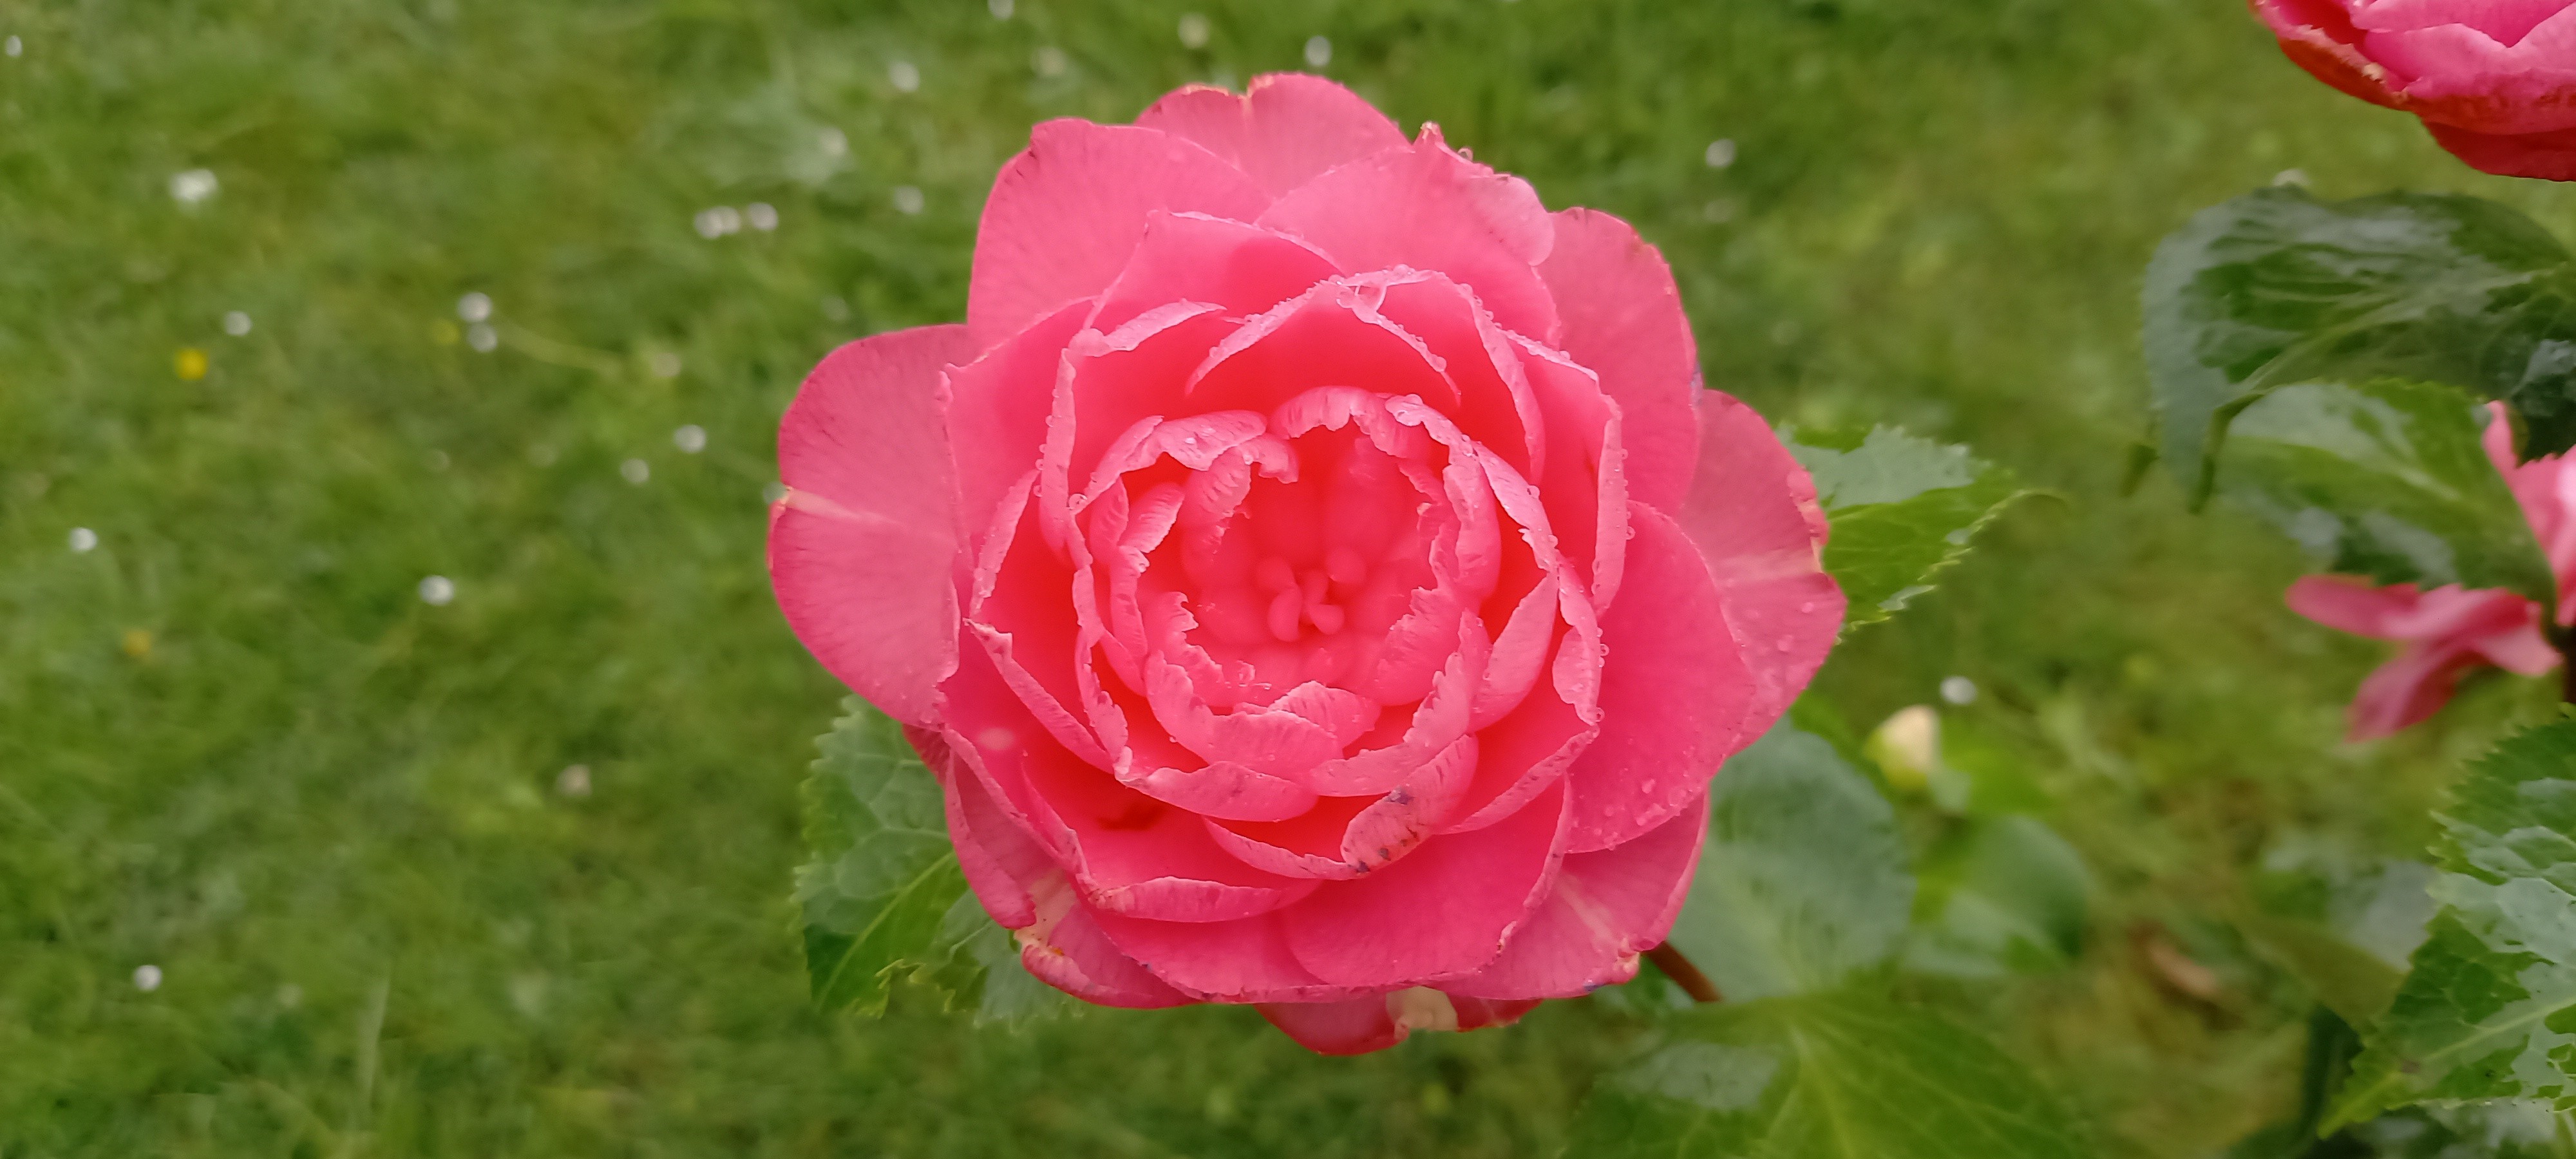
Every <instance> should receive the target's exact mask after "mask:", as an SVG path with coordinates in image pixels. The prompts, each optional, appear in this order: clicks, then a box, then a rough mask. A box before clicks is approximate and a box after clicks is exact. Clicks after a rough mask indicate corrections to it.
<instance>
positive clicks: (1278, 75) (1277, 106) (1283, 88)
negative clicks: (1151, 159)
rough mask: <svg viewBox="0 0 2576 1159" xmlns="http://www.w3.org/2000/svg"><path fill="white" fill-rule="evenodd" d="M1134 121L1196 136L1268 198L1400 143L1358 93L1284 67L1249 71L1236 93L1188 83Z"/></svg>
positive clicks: (1382, 117)
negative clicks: (1246, 81)
mask: <svg viewBox="0 0 2576 1159" xmlns="http://www.w3.org/2000/svg"><path fill="white" fill-rule="evenodd" d="M1136 123H1137V124H1139V125H1143V126H1145V127H1147V128H1153V129H1160V130H1162V131H1164V132H1166V133H1170V134H1172V135H1174V136H1178V137H1185V138H1188V139H1189V140H1191V141H1195V142H1197V143H1198V144H1199V145H1200V146H1201V147H1203V148H1205V149H1206V150H1207V151H1208V152H1211V153H1214V154H1216V155H1217V156H1219V157H1222V158H1225V159H1226V160H1227V161H1228V162H1230V163H1232V164H1233V165H1234V166H1235V167H1236V168H1239V169H1241V170H1243V171H1244V172H1245V173H1246V174H1249V175H1250V176H1251V178H1252V179H1253V181H1255V182H1257V183H1258V184H1260V186H1261V187H1262V188H1263V189H1265V190H1268V191H1269V193H1270V195H1271V196H1273V197H1276V196H1279V195H1280V194H1283V193H1286V192H1288V191H1289V190H1291V189H1295V188H1296V187H1298V186H1300V185H1303V184H1305V183H1306V182H1308V181H1310V180H1313V179H1314V178H1315V177H1316V176H1317V175H1319V174H1321V173H1323V172H1324V171H1325V170H1327V169H1331V168H1333V167H1334V166H1337V165H1341V164H1344V163H1347V162H1351V161H1356V160H1359V159H1360V158H1362V157H1366V156H1368V155H1370V154H1372V153H1376V152H1378V151H1380V150H1384V149H1393V148H1400V147H1402V146H1403V144H1404V130H1402V129H1399V128H1397V127H1396V124H1395V122H1393V121H1390V120H1388V119H1387V118H1386V114H1384V113H1381V112H1379V111H1377V110H1376V109H1375V108H1373V107H1371V106H1370V105H1369V103H1368V102H1367V101H1365V100H1362V99H1360V97H1359V94H1357V93H1354V92H1352V91H1351V90H1349V89H1346V88H1343V87H1342V86H1340V85H1337V84H1334V83H1333V82H1331V81H1328V80H1325V79H1324V78H1322V77H1317V76H1305V75H1301V74H1298V73H1288V72H1275V73H1269V74H1265V75H1262V76H1257V77H1254V78H1252V85H1251V87H1250V88H1249V89H1248V90H1247V91H1246V92H1245V93H1244V95H1242V96H1236V95H1234V94H1233V93H1230V92H1227V91H1226V90H1224V89H1221V88H1214V87H1211V86H1208V85H1189V86H1187V87H1184V88H1182V89H1181V90H1179V91H1178V92H1175V93H1173V94H1171V95H1170V96H1167V97H1164V98H1163V99H1162V100H1159V101H1156V102H1154V107H1153V108H1150V109H1147V110H1145V113H1144V115H1143V116H1140V117H1137V118H1136Z"/></svg>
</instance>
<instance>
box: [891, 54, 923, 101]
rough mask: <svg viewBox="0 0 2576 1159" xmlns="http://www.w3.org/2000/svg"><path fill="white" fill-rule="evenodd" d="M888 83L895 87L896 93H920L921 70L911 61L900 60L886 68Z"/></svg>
mask: <svg viewBox="0 0 2576 1159" xmlns="http://www.w3.org/2000/svg"><path fill="white" fill-rule="evenodd" d="M886 83H887V84H891V85H893V86H894V91H896V92H899V93H910V92H919V91H921V70H920V69H917V68H914V67H913V66H912V62H911V61H908V60H898V61H896V62H894V63H893V64H889V65H887V66H886Z"/></svg>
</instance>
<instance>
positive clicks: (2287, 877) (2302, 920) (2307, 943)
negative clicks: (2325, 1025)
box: [2236, 849, 2434, 1026]
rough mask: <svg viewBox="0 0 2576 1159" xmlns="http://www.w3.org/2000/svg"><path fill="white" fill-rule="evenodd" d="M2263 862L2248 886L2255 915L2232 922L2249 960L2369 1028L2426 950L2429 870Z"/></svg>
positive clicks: (2297, 854) (2332, 861) (2313, 860)
mask: <svg viewBox="0 0 2576 1159" xmlns="http://www.w3.org/2000/svg"><path fill="white" fill-rule="evenodd" d="M2265 860H2266V863H2267V865H2266V872H2265V873H2264V874H2263V875H2262V876H2261V877H2260V878H2258V879H2257V881H2256V886H2257V890H2256V892H2257V900H2258V903H2259V907H2258V908H2254V909H2252V910H2250V911H2249V912H2246V913H2243V914H2240V915H2238V917H2237V919H2236V927H2237V929H2238V930H2239V931H2240V932H2242V933H2243V934H2244V935H2245V939H2246V942H2247V943H2248V944H2249V945H2251V946H2252V947H2253V948H2254V950H2255V952H2257V953H2259V954H2261V955H2262V956H2263V957H2264V958H2266V959H2268V960H2270V961H2271V962H2272V964H2273V965H2275V966H2278V967H2280V968H2281V969H2284V970H2287V971H2289V972H2290V974H2292V975H2293V976H2295V977H2297V978H2298V979H2299V980H2300V981H2301V982H2303V983H2306V984H2307V987H2308V989H2309V990H2310V991H2311V992H2313V993H2314V994H2315V995H2316V996H2317V1001H2319V1002H2322V1003H2324V1004H2325V1006H2326V1008H2327V1009H2329V1010H2332V1011H2334V1012H2335V1014H2336V1015H2338V1016H2340V1017H2341V1018H2342V1019H2343V1020H2344V1021H2345V1022H2347V1023H2350V1024H2351V1025H2354V1026H2368V1025H2370V1024H2371V1023H2373V1022H2376V1021H2377V1020H2378V1018H2379V1016H2380V1015H2381V1014H2383V1013H2385V1012H2386V1011H2387V1009H2388V1004H2389V1003H2390V1002H2391V1001H2393V1000H2395V998H2396V997H2397V987H2398V985H2399V983H2400V982H2401V981H2402V980H2403V979H2404V977H2405V972H2406V957H2407V955H2408V954H2411V953H2413V952H2414V950H2415V947H2417V946H2419V945H2422V944H2423V942H2424V925H2425V923H2426V922H2427V921H2430V920H2431V919H2432V916H2433V908H2434V903H2433V899H2432V895H2431V894H2429V893H2428V892H2426V887H2427V886H2429V885H2430V884H2431V882H2432V880H2433V877H2434V870H2433V867H2432V866H2429V865H2425V864H2423V863H2421V862H2415V861H2399V860H2373V861H2370V862H2367V863H2366V864H2355V863H2353V861H2352V859H2350V858H2348V857H2338V856H2333V855H2331V854H2329V855H2327V856H2323V857H2317V856H2303V855H2302V853H2301V851H2299V850H2295V849H2291V850H2283V851H2278V852H2276V853H2275V854H2273V855H2270V856H2267V857H2266V859H2265ZM2275 862H2277V863H2278V864H2274V863H2275Z"/></svg>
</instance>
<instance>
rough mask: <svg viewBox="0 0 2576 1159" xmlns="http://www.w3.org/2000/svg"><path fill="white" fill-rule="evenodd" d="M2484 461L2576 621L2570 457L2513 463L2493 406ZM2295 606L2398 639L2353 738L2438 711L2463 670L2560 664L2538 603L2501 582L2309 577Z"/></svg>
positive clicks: (2374, 678)
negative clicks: (2428, 584)
mask: <svg viewBox="0 0 2576 1159" xmlns="http://www.w3.org/2000/svg"><path fill="white" fill-rule="evenodd" d="M2488 411H2489V419H2488V422H2487V428H2486V434H2485V436H2484V438H2485V442H2486V450H2487V458H2488V459H2489V460H2490V461H2492V462H2493V463H2494V464H2495V466H2496V470H2498V471H2500V472H2502V473H2503V474H2504V478H2505V483H2506V484H2507V485H2508V486H2510V487H2512V489H2513V495H2514V498H2515V500H2517V501H2518V502H2519V503H2520V504H2521V505H2522V514H2523V518H2524V519H2525V520H2526V521H2528V522H2529V523H2530V524H2531V531H2532V534H2533V535H2534V536H2536V537H2538V539H2539V541H2540V547H2541V551H2542V554H2543V555H2545V556H2546V557H2547V558H2548V560H2549V570H2550V572H2551V573H2552V574H2553V575H2554V576H2555V577H2556V580H2557V587H2558V622H2559V624H2561V625H2562V626H2563V625H2567V624H2571V623H2576V600H2571V599H2569V594H2570V593H2571V592H2576V518H2571V517H2570V514H2571V512H2576V470H2570V469H2569V466H2570V464H2569V461H2568V459H2567V457H2566V456H2563V455H2551V456H2548V457H2546V458H2540V459H2534V460H2532V461H2531V462H2529V463H2516V462H2515V461H2514V452H2513V431H2512V428H2511V427H2510V426H2509V425H2508V424H2507V423H2506V422H2505V416H2504V405H2503V404H2502V403H2490V404H2488ZM2289 603H2290V610H2291V611H2294V612H2297V613H2298V614H2300V615H2302V616H2306V617H2307V618H2309V619H2311V620H2315V621H2316V622H2318V623H2320V624H2323V625H2325V626H2327V627H2329V628H2334V629H2337V630H2339V631H2345V632H2350V633H2352V634H2354V635H2356V636H2368V637H2370V638H2372V639H2374V640H2394V641H2397V642H2399V643H2401V644H2403V645H2405V646H2404V647H2403V648H2400V649H2399V650H2398V653H2397V656H2396V657H2395V658H2394V659H2391V660H2390V661H2389V662H2388V663H2386V664H2383V665H2380V666H2379V669H2378V670H2377V671H2375V672H2372V673H2371V674H2370V678H2369V679H2367V680H2364V681H2362V683H2361V691H2360V692H2358V693H2356V694H2354V696H2353V700H2352V712H2351V722H2352V727H2351V731H2350V733H2349V734H2348V735H2349V739H2352V740H2357V741H2359V740H2369V739H2371V738H2373V737H2382V736H2387V735H2389V734H2390V733H2393V732H2396V731H2397V730H2399V729H2402V728H2405V727H2406V726H2408V725H2411V724H2414V723H2416V722H2417V721H2420V720H2423V719H2424V718H2426V717H2429V716H2431V715H2433V713H2434V712H2435V711H2436V710H2438V709H2440V708H2441V707H2442V705H2443V704H2444V703H2446V702H2448V701H2449V700H2450V699H2451V690H2452V688H2453V687H2454V686H2456V685H2457V684H2458V683H2459V679H2460V677H2461V676H2463V675H2465V674H2467V673H2468V672H2470V671H2472V670H2474V669H2477V668H2482V667H2494V668H2502V669H2504V670H2505V671H2507V672H2516V673H2520V674H2522V675H2524V676H2537V675H2540V674H2541V673H2543V672H2547V671H2549V670H2550V669H2552V668H2555V667H2557V666H2558V650H2557V649H2556V648H2554V647H2552V646H2551V645H2550V643H2549V640H2548V638H2547V637H2546V636H2544V635H2543V634H2542V632H2541V626H2540V621H2541V608H2540V605H2539V604H2536V603H2533V602H2532V601H2530V600H2528V599H2525V598H2523V597H2522V596H2520V595H2517V594H2515V593H2513V592H2509V591H2506V590H2504V589H2502V588H2476V589H2470V588H2462V587H2460V586H2459V585H2458V584H2451V585H2448V586H2445V587H2438V588H2434V589H2433V590H2431V591H2419V590H2417V588H2416V586H2415V585H2414V584H2391V585H2389V586H2387V587H2373V586H2371V585H2370V583H2369V582H2368V581H2366V580H2360V579H2355V578H2352V577H2350V576H2309V577H2307V578H2305V579H2302V580H2300V581H2299V582H2297V583H2295V584H2292V585H2290V592H2289Z"/></svg>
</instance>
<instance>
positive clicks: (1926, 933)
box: [1905, 817, 2093, 978]
mask: <svg viewBox="0 0 2576 1159" xmlns="http://www.w3.org/2000/svg"><path fill="white" fill-rule="evenodd" d="M1918 873H1919V875H1920V878H1921V881H1922V894H1921V896H1920V897H1918V898H1917V899H1916V902H1915V914H1916V923H1915V929H1914V933H1913V936H1912V938H1911V939H1910V941H1909V943H1908V945H1907V946H1906V950H1905V967H1906V969H1909V970H1913V971H1916V972H1919V973H1927V974H1941V975H1947V976H1950V977H1957V978H1995V977H2002V976H2005V975H2008V974H2038V973H2044V972H2047V971H2050V970H2056V969H2060V968H2062V967H2064V966H2065V965H2067V964H2068V963H2069V962H2071V961H2073V960H2074V958H2075V955H2076V953H2077V952H2078V951H2080V950H2081V949H2082V948H2083V942H2084V922H2085V910H2086V900H2087V895H2088V894H2089V893H2091V891H2092V884H2093V882H2092V875H2091V874H2090V873H2089V872H2087V871H2086V870H2085V868H2084V859H2083V858H2082V857H2081V856H2079V855H2078V854H2077V853H2076V852H2075V848H2074V847H2073V846H2071V845H2068V844H2067V843H2066V839H2065V838H2063V837H2060V836H2058V835H2057V833H2056V831H2055V830H2052V829H2050V828H2049V827H2048V826H2047V825H2046V824H2045V823H2043V822H2041V821H2040V820H2039V819H2038V818H2036V817H1997V818H1993V819H1991V820H1984V821H1979V822H1976V823H1974V824H1972V825H1970V826H1967V827H1966V828H1964V829H1962V830H1961V831H1960V832H1959V833H1957V834H1956V835H1954V836H1953V837H1951V838H1949V839H1948V840H1945V841H1943V842H1942V843H1941V844H1940V845H1938V846H1936V847H1935V848H1934V849H1933V850H1932V851H1931V852H1930V853H1928V854H1926V855H1925V856H1924V858H1923V861H1922V863H1921V865H1920V866H1919V867H1918Z"/></svg>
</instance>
